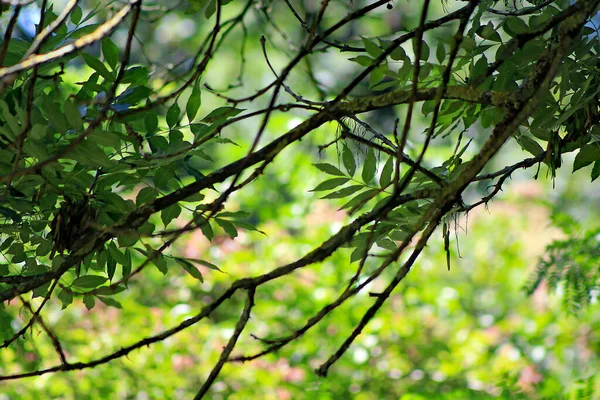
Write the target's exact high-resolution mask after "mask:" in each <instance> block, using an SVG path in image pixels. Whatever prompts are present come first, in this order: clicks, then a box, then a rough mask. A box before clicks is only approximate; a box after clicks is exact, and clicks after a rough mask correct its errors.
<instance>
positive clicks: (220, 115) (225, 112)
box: [202, 107, 244, 123]
mask: <svg viewBox="0 0 600 400" xmlns="http://www.w3.org/2000/svg"><path fill="white" fill-rule="evenodd" d="M242 111H244V109H240V108H235V107H219V108H217V109H215V110H213V111H211V112H210V113H209V114H208V115H207V116H206V117H204V118H202V121H203V122H208V123H212V122H216V121H220V120H225V119H227V118H229V117H232V116H236V115H238V114H239V113H241V112H242Z"/></svg>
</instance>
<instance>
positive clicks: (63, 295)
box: [58, 289, 73, 310]
mask: <svg viewBox="0 0 600 400" xmlns="http://www.w3.org/2000/svg"><path fill="white" fill-rule="evenodd" d="M58 299H59V300H60V301H61V303H62V309H63V310H64V309H65V308H67V306H68V305H69V304H71V303H73V293H71V292H70V291H67V290H65V289H63V290H61V291H60V292H59V293H58Z"/></svg>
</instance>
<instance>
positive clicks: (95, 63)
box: [81, 53, 113, 80]
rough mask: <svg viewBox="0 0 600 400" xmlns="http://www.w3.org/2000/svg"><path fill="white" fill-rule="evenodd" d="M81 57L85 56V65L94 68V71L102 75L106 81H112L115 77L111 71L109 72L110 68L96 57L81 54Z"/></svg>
mask: <svg viewBox="0 0 600 400" xmlns="http://www.w3.org/2000/svg"><path fill="white" fill-rule="evenodd" d="M81 55H82V56H83V59H84V61H85V63H86V64H87V65H88V66H89V67H90V68H92V69H93V70H94V71H96V72H98V73H99V74H100V75H102V76H103V77H104V78H105V79H108V80H112V79H113V76H112V74H111V73H110V71H109V70H108V68H106V66H105V65H104V64H103V63H102V61H100V60H98V59H97V58H96V57H94V56H91V55H89V54H87V53H81Z"/></svg>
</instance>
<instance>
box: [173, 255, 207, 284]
mask: <svg viewBox="0 0 600 400" xmlns="http://www.w3.org/2000/svg"><path fill="white" fill-rule="evenodd" d="M175 261H177V263H178V264H179V265H181V266H182V267H183V269H184V270H185V271H186V272H187V273H188V274H190V275H191V276H192V277H194V278H196V279H198V280H199V281H200V282H204V278H203V277H202V273H200V271H199V270H198V268H196V266H195V265H194V264H192V263H191V262H189V261H187V260H186V259H184V258H179V257H175Z"/></svg>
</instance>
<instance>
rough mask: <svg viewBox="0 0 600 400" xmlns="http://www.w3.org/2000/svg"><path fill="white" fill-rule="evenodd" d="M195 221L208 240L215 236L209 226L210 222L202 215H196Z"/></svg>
mask: <svg viewBox="0 0 600 400" xmlns="http://www.w3.org/2000/svg"><path fill="white" fill-rule="evenodd" d="M195 219H196V223H197V224H198V226H200V230H201V231H202V234H203V235H204V236H205V237H206V238H207V239H208V240H210V241H212V240H213V238H214V237H215V233H214V231H213V229H212V226H210V222H209V221H207V220H206V218H204V217H202V216H196V217H195Z"/></svg>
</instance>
